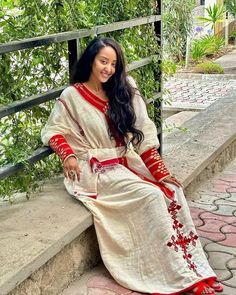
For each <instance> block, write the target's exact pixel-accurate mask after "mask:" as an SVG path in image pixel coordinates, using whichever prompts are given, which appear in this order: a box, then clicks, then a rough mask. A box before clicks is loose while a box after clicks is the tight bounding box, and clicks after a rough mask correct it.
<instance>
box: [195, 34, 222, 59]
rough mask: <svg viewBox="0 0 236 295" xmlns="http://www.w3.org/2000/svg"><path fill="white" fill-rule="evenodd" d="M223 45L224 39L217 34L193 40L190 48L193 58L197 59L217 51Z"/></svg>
mask: <svg viewBox="0 0 236 295" xmlns="http://www.w3.org/2000/svg"><path fill="white" fill-rule="evenodd" d="M223 46H224V39H223V38H221V37H217V36H203V37H201V38H200V39H198V40H195V41H194V42H193V44H192V48H191V56H192V59H193V60H196V61H197V60H199V59H201V58H203V57H205V56H210V55H213V54H214V53H217V52H218V51H219V50H220V49H221V48H222V47H223Z"/></svg>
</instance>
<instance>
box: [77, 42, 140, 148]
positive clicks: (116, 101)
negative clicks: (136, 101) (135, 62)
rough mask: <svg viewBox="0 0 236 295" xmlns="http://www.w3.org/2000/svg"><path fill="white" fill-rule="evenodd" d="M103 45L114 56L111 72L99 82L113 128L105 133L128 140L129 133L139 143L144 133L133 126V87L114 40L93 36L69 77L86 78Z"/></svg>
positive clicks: (84, 79)
mask: <svg viewBox="0 0 236 295" xmlns="http://www.w3.org/2000/svg"><path fill="white" fill-rule="evenodd" d="M105 46H110V47H112V48H113V49H114V50H115V52H116V56H117V61H116V68H115V73H114V74H113V75H112V76H111V77H110V78H109V80H108V81H107V82H105V83H103V84H102V87H103V90H104V91H105V92H106V95H107V97H108V99H109V109H108V116H109V118H110V120H111V122H112V123H113V125H114V128H115V132H116V134H112V132H111V130H109V134H110V136H111V137H112V136H114V135H118V136H119V137H121V138H122V140H124V139H126V140H128V133H131V134H132V138H131V139H130V140H131V142H133V143H135V144H139V143H140V142H142V141H143V139H144V135H143V133H142V131H140V130H138V129H136V128H135V127H134V124H135V121H136V115H135V112H134V108H133V105H132V97H133V94H134V91H135V89H134V88H133V87H132V86H131V85H130V84H129V82H128V80H127V74H126V69H125V59H124V54H123V52H122V49H121V47H120V45H119V44H118V43H117V42H116V41H115V40H113V39H111V38H95V39H93V40H92V41H91V42H90V43H89V44H88V46H87V48H86V49H85V51H84V52H83V54H82V55H81V57H80V59H79V60H78V62H77V63H76V65H75V68H74V75H73V77H72V81H73V83H78V82H79V83H83V82H87V81H88V80H89V77H90V74H91V71H92V65H93V62H94V59H95V57H96V55H97V54H98V53H99V51H100V50H101V49H102V48H103V47H105Z"/></svg>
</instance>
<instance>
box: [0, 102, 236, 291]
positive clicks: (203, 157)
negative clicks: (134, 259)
mask: <svg viewBox="0 0 236 295" xmlns="http://www.w3.org/2000/svg"><path fill="white" fill-rule="evenodd" d="M235 113H236V100H235V96H231V97H224V98H222V99H221V100H219V101H217V102H215V103H214V104H213V105H211V106H210V107H209V108H208V109H207V110H204V111H202V112H201V113H199V114H198V115H196V116H195V117H193V118H192V119H190V120H189V121H187V122H186V123H184V127H186V128H188V132H187V133H183V132H180V131H176V132H174V133H173V134H171V135H168V136H166V137H165V142H164V158H165V160H166V162H167V165H168V166H169V167H171V171H173V173H174V174H176V176H177V177H178V178H179V179H180V180H181V181H182V182H183V184H184V187H187V188H189V187H191V186H193V183H196V181H195V180H196V179H197V181H200V180H202V178H201V175H205V176H207V174H209V171H213V172H215V171H216V170H217V169H220V168H223V165H225V164H226V163H227V161H229V160H230V159H232V157H235V155H236V127H235V126H236V116H235ZM179 159H181V161H179ZM209 167H210V168H209ZM216 167H217V168H216ZM202 171H204V173H205V174H203V173H202ZM205 176H204V177H205ZM26 202H27V204H26ZM47 208H48V209H47ZM0 209H1V211H0V233H1V236H0V237H1V242H0V247H1V254H0V274H1V277H0V289H1V295H6V294H9V292H10V294H9V295H23V294H32V295H38V294H41V295H42V294H44V295H46V294H47V295H55V294H59V293H60V291H61V290H62V289H63V288H65V286H66V285H67V284H69V283H70V282H71V281H72V280H73V279H74V278H75V277H76V276H80V275H81V274H82V273H83V271H84V270H85V269H88V268H89V267H91V266H93V265H94V264H96V263H97V261H98V260H99V255H98V247H97V244H96V239H95V235H94V234H88V235H86V230H87V229H88V228H89V227H90V226H91V225H92V223H93V221H92V216H91V214H90V213H89V211H88V210H87V209H86V208H85V207H83V206H82V205H81V204H80V203H78V201H76V200H74V199H72V198H70V197H69V196H68V194H67V193H66V191H65V189H64V186H63V183H62V178H59V179H54V180H51V181H50V184H49V185H47V186H45V187H44V189H43V191H42V192H40V193H39V194H38V195H37V196H36V197H35V198H32V199H31V200H29V201H24V202H18V203H16V204H14V205H9V204H6V205H2V206H1V208H0ZM90 230H91V229H90ZM81 235H82V236H81ZM86 236H87V240H86ZM81 239H82V240H83V247H82V248H83V249H85V248H88V249H91V250H90V251H88V252H86V253H85V252H83V251H82V252H81V255H82V256H83V255H84V257H83V258H84V259H81V260H78V259H77V258H76V259H75V261H74V262H73V259H72V258H71V257H70V256H68V255H69V254H68V253H69V252H70V251H69V252H68V249H69V250H71V249H76V250H75V252H77V251H78V249H79V248H80V241H81ZM84 240H86V243H85V242H84ZM72 245H77V246H76V247H77V248H74V247H75V246H72ZM92 245H94V247H92ZM72 252H73V251H72ZM77 255H78V254H77ZM68 257H69V258H68ZM67 260H68V263H69V264H68V265H70V268H71V267H74V269H73V271H71V272H70V274H69V275H68V276H67V275H66V276H65V274H67V269H68V268H67V263H66V261H67ZM63 261H64V263H63ZM70 261H72V263H70ZM78 261H79V262H78ZM79 264H81V265H79ZM53 270H54V274H53ZM51 272H52V273H51ZM43 273H46V274H49V279H48V280H47V278H46V279H42V278H43ZM58 273H62V274H63V276H60V275H58ZM45 277H46V276H45V275H44V278H45ZM62 277H63V278H64V277H65V278H66V279H65V280H64V279H63V280H62V279H61V278H62ZM45 280H46V281H45ZM57 280H59V281H58V282H57ZM38 281H40V282H41V285H40V284H39V283H38ZM18 285H19V286H18ZM16 286H18V287H16ZM13 289H14V290H13ZM26 290H27V292H26ZM29 290H32V293H30V291H29Z"/></svg>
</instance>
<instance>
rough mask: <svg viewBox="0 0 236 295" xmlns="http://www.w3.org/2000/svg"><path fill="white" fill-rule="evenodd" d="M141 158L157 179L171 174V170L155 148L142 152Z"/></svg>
mask: <svg viewBox="0 0 236 295" xmlns="http://www.w3.org/2000/svg"><path fill="white" fill-rule="evenodd" d="M141 158H142V160H143V162H144V163H145V165H146V166H147V168H148V169H149V171H150V172H151V173H152V175H153V176H154V177H155V179H156V180H157V181H160V180H162V179H163V178H165V177H166V176H169V175H170V172H169V171H168V169H167V168H166V166H165V164H164V162H163V160H162V159H161V157H160V155H159V153H158V151H157V150H156V149H155V148H151V149H149V150H147V151H145V152H144V153H142V154H141Z"/></svg>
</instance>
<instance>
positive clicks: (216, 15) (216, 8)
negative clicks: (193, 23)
mask: <svg viewBox="0 0 236 295" xmlns="http://www.w3.org/2000/svg"><path fill="white" fill-rule="evenodd" d="M230 1H231V0H230ZM205 10H206V11H207V13H208V16H207V17H198V19H199V20H200V21H202V22H203V23H205V24H206V25H211V27H212V29H213V31H214V35H215V33H216V24H217V23H220V22H223V21H224V13H225V10H224V6H223V5H217V4H214V5H213V7H212V6H209V7H207V8H205Z"/></svg>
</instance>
